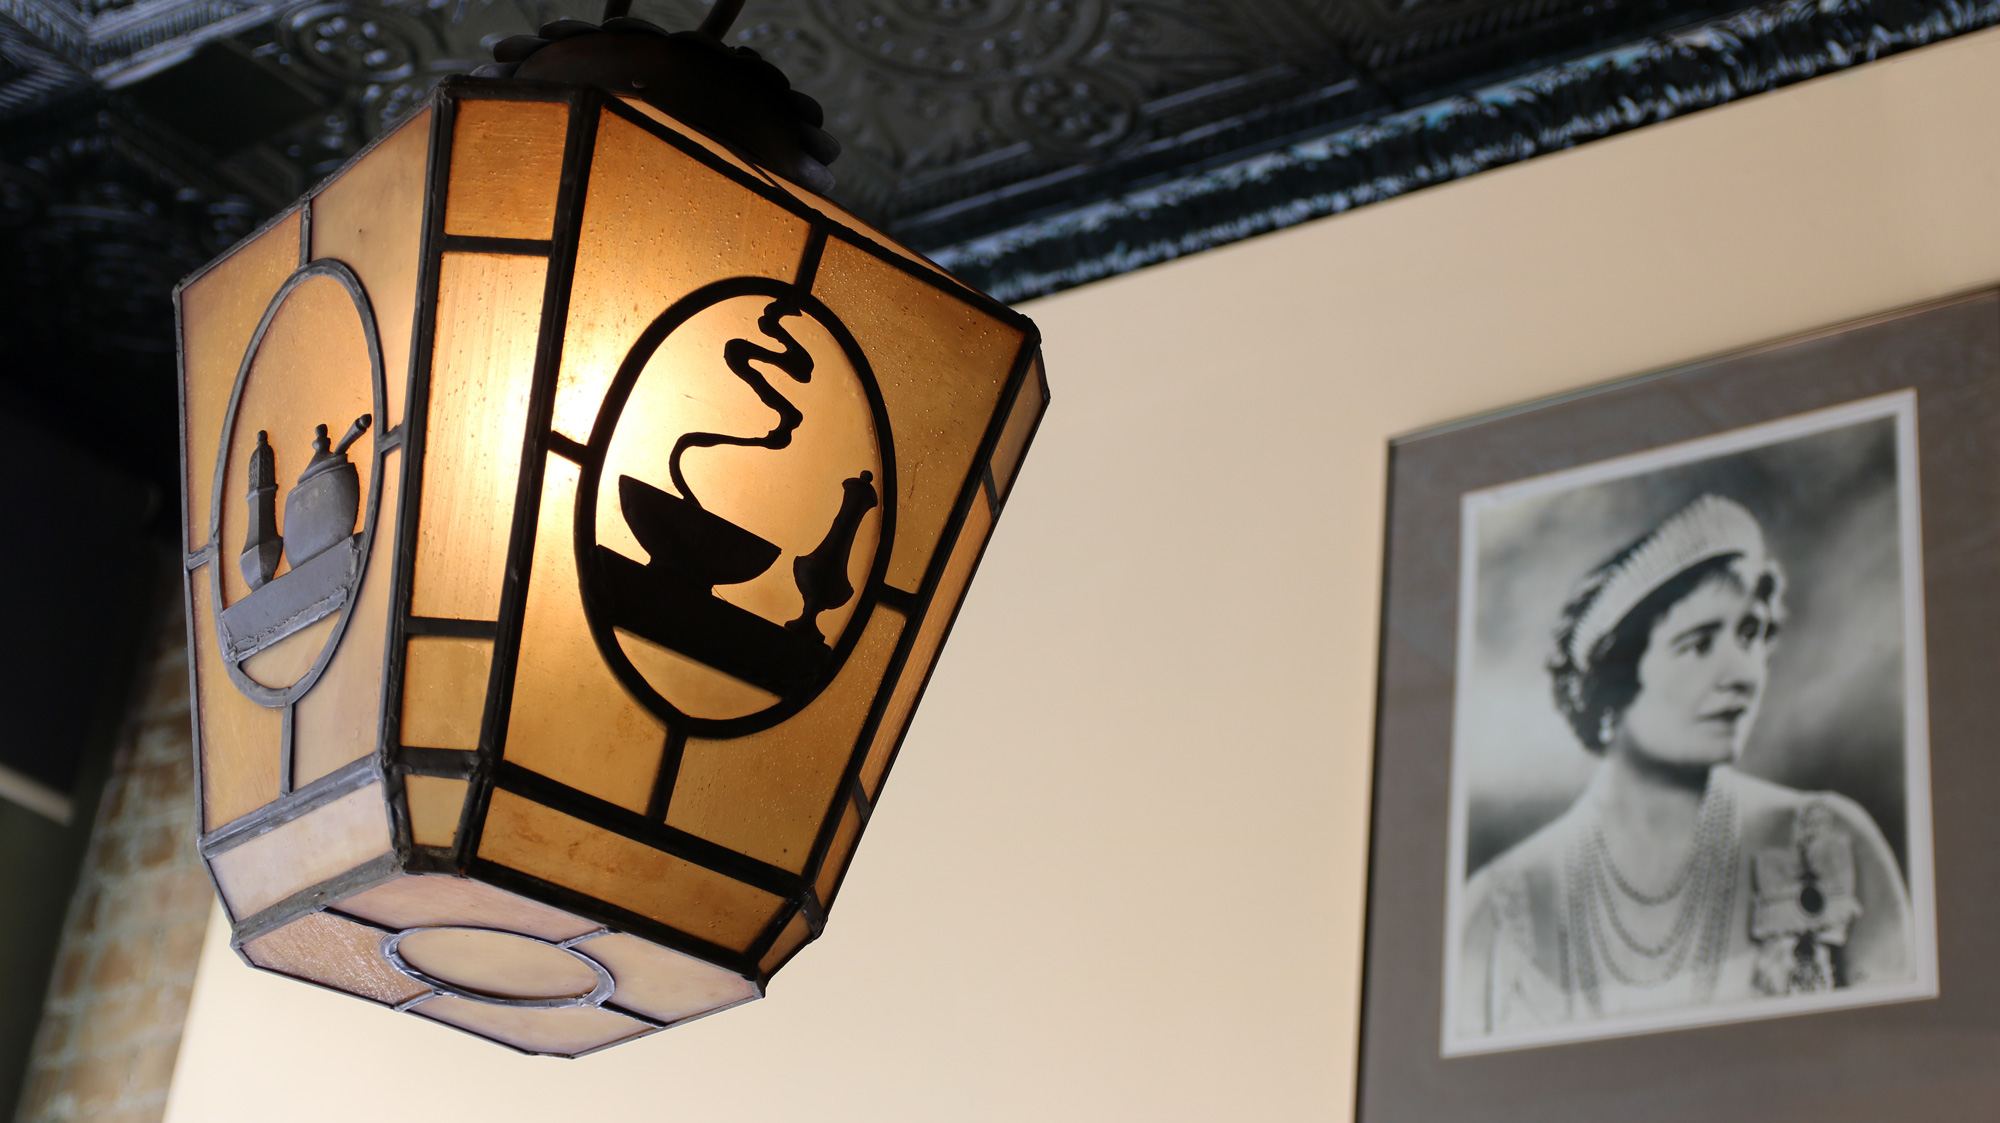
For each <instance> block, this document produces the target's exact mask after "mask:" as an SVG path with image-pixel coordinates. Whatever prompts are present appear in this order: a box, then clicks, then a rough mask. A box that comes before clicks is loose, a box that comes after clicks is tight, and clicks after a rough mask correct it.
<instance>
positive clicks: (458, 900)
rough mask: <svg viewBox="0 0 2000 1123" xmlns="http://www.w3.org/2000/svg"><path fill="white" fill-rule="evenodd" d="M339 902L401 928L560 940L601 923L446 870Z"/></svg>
mask: <svg viewBox="0 0 2000 1123" xmlns="http://www.w3.org/2000/svg"><path fill="white" fill-rule="evenodd" d="M334 907H336V908H338V909H340V911H342V912H348V913H353V914H354V915H355V916H358V917H360V918H361V919H363V920H370V921H373V922H375V923H376V924H380V925H382V926H383V927H384V928H395V929H398V930H401V929H404V928H428V927H432V926H435V925H440V924H460V925H464V926H466V927H468V928H502V929H506V930H507V931H510V932H522V933H525V934H527V935H530V936H539V937H541V938H542V939H544V940H551V941H557V942H560V941H562V940H573V939H575V938H577V937H578V936H581V935H583V934H584V933H586V932H594V931H596V930H597V928H598V927H599V925H598V924H597V923H595V922H594V921H589V920H585V919H583V918H582V917H578V916H571V915H570V914H569V913H566V912H563V911H561V910H559V909H552V908H550V907H549V906H547V905H544V904H540V903H538V902H535V901H530V900H528V899H527V898H526V897H517V896H515V895H514V894H512V893H509V892H507V891H506V890H504V889H495V888H494V887H493V886H491V885H487V884H486V883H484V882H480V881H470V880H467V879H466V878H462V877H447V876H444V875H442V874H424V875H421V876H414V877H399V878H397V879H396V880H394V881H389V882H384V883H383V884H381V885H377V886H375V887H374V888H373V889H365V890H363V891H361V892H359V893H356V894H354V895H353V896H351V897H348V898H346V899H345V900H342V901H340V902H338V903H337V904H336V905H335V906H334Z"/></svg>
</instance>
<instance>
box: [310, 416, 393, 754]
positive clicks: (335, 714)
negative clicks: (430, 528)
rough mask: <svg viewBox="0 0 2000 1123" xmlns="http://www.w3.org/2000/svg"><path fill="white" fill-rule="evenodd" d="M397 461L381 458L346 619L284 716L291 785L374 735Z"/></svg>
mask: <svg viewBox="0 0 2000 1123" xmlns="http://www.w3.org/2000/svg"><path fill="white" fill-rule="evenodd" d="M401 468H402V458H401V456H399V455H398V454H397V451H396V450H391V451H390V452H389V453H388V455H387V456H385V457H384V458H383V461H382V513H381V515H380V516H379V517H377V519H376V522H375V541H374V544H373V545H372V546H371V547H369V550H368V569H367V572H365V573H364V574H362V577H361V589H360V591H359V592H357V593H356V594H355V596H354V604H353V607H352V608H351V609H349V610H348V611H349V612H350V613H351V614H352V615H353V619H352V620H351V621H349V623H348V625H347V631H346V632H345V633H344V634H343V635H342V636H341V637H340V646H339V647H338V648H336V649H335V650H334V653H333V658H332V660H330V661H329V662H328V663H327V665H326V670H325V671H323V672H321V673H320V676H319V681H318V682H316V683H314V684H313V688H312V689H311V690H310V691H307V692H306V696H305V697H303V698H301V699H299V700H298V703H297V704H296V706H295V707H294V709H293V720H292V784H293V786H295V787H298V786H303V785H306V784H309V783H311V782H313V781H314V780H317V779H319V778H320V777H321V776H325V775H327V774H328V773H330V772H332V771H334V770H335V769H337V768H339V767H340V766H341V765H343V764H346V763H348V762H349V761H354V760H360V759H361V758H362V757H364V756H367V755H368V754H370V753H372V752H374V751H375V747H376V743H377V741H378V740H379V738H380V736H381V719H382V649H383V646H384V644H385V643H386V642H387V636H388V629H389V582H390V578H391V576H392V573H393V571H394V569H395V566H396V530H397V526H396V524H397V517H396V513H397V508H396V500H397V496H398V493H399V492H400V490H401V487H402V479H403V473H402V471H401Z"/></svg>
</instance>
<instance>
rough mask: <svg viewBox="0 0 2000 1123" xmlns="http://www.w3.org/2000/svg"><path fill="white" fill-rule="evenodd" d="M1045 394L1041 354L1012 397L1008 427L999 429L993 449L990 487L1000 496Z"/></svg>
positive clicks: (1018, 462) (1045, 401)
mask: <svg viewBox="0 0 2000 1123" xmlns="http://www.w3.org/2000/svg"><path fill="white" fill-rule="evenodd" d="M1048 393H1049V390H1048V383H1047V382H1046V381H1044V380H1043V375H1042V357H1041V356H1040V355H1037V356H1035V361H1034V362H1033V363H1031V364H1030V365H1029V367H1028V377H1027V380H1026V381H1024V382H1022V383H1021V396H1020V397H1018V398H1016V399H1014V411H1013V412H1012V413H1010V414H1008V415H1007V427H1006V428H1005V429H1002V430H1001V431H1000V440H999V443H998V444H997V445H995V447H994V449H993V460H992V462H991V465H992V468H993V488H994V490H995V491H998V492H999V493H1000V498H1001V499H1006V498H1007V492H1008V491H1010V490H1011V489H1012V488H1013V486H1014V473H1015V472H1016V471H1018V470H1019V469H1020V467H1021V457H1022V455H1023V454H1025V453H1026V452H1027V451H1028V438H1029V437H1031V436H1033V435H1034V433H1035V422H1036V421H1038V420H1040V419H1041V416H1042V411H1043V410H1044V409H1046V408H1048Z"/></svg>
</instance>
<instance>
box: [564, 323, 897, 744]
mask: <svg viewBox="0 0 2000 1123" xmlns="http://www.w3.org/2000/svg"><path fill="white" fill-rule="evenodd" d="M770 307H771V301H770V299H769V298H767V297H754V296H745V297H737V298H734V299H731V300H726V301H723V302H721V303H719V304H715V305H712V306H710V307H709V308H707V309H704V310H703V311H702V312H700V313H699V314H698V315H696V316H695V317H694V318H693V319H691V320H689V321H688V322H687V323H685V324H683V325H682V326H681V327H680V328H678V329H677V330H675V331H674V333H673V334H672V335H670V336H668V337H667V339H666V341H665V342H664V343H662V344H661V346H660V347H659V348H658V349H657V350H656V351H654V352H653V354H652V356H651V358H650V359H649V361H648V362H647V364H646V367H645V370H644V371H643V372H642V374H641V375H640V377H639V378H638V380H637V382H636V383H634V385H633V387H632V391H631V396H630V398H629V399H628V400H627V401H626V403H625V409H624V413H623V414H622V415H621V416H620V419H619V425H618V428H617V431H616V432H615V433H614V434H613V435H612V437H611V439H610V441H609V443H608V445H607V446H606V450H605V459H604V471H603V476H602V479H603V481H604V483H603V484H602V485H601V486H600V488H599V490H598V496H597V509H596V511H595V512H594V518H593V521H594V524H595V526H596V532H597V540H598V542H599V543H601V544H602V545H604V546H605V547H606V548H608V549H610V550H613V551H615V552H617V553H618V554H620V555H621V556H623V557H626V558H630V559H632V560H633V561H634V562H639V563H642V564H643V562H644V561H645V559H646V558H647V557H648V554H647V550H646V548H645V547H644V546H642V545H641V544H640V543H639V540H638V539H637V538H636V537H635V536H634V534H633V532H632V530H631V529H630V527H629V526H628V517H629V515H630V512H627V511H624V510H623V509H622V499H621V496H622V493H623V489H622V487H620V486H619V485H618V481H619V480H621V479H622V478H624V477H627V476H629V477H631V478H633V479H636V480H639V481H642V482H644V483H648V484H651V485H653V486H655V487H657V488H659V489H660V490H662V491H667V492H670V493H678V492H679V491H680V488H679V486H678V485H677V484H676V483H675V481H674V479H673V477H672V473H671V467H672V464H673V450H674V448H675V446H676V444H677V443H678V442H679V441H680V440H681V439H682V438H683V436H684V435H685V434H688V433H690V432H705V433H734V434H743V433H751V434H756V433H762V432H765V431H766V430H767V429H769V428H770V426H771V425H772V424H773V423H774V421H775V419H776V417H777V415H776V414H775V413H773V411H772V407H771V406H770V405H768V404H766V403H765V402H764V401H763V400H762V399H761V397H760V396H759V394H758V393H757V392H753V391H752V389H751V387H750V386H748V385H747V384H745V383H744V381H743V380H742V379H741V378H740V377H739V376H738V375H737V374H735V373H733V372H732V370H731V368H730V367H729V365H728V364H727V362H726V361H725V355H726V354H727V352H728V348H729V346H730V344H731V343H732V341H734V340H739V339H740V340H747V341H750V342H753V343H758V344H760V345H762V346H766V347H769V348H772V349H774V350H775V349H779V348H782V347H784V346H785V340H784V339H781V338H779V337H778V336H775V335H766V333H765V329H764V328H763V327H762V326H761V324H760V321H761V320H762V318H763V317H764V316H765V315H766V313H767V311H768V310H769V309H770ZM778 328H779V329H780V330H782V332H783V333H784V334H785V335H787V336H789V337H790V338H791V339H792V341H794V342H796V343H797V345H798V346H800V347H802V348H804V349H805V350H806V352H807V353H808V354H810V355H811V356H812V359H813V368H812V372H811V377H810V379H809V380H808V381H806V382H804V383H800V382H796V381H792V380H790V379H784V378H780V379H779V381H778V384H777V385H776V386H774V387H773V388H774V389H776V390H777V391H778V392H779V393H781V394H782V395H783V396H784V398H785V399H786V400H788V401H789V402H790V403H791V405H792V406H793V408H795V409H796V410H798V411H799V413H800V415H801V416H802V418H803V421H802V423H801V424H800V425H799V426H798V428H797V429H796V430H795V431H794V432H792V433H791V434H790V440H789V443H788V444H787V445H786V446H785V447H784V448H783V449H769V448H759V447H745V446H740V445H722V446H718V447H713V448H702V447H696V448H692V449H689V450H686V456H685V458H684V459H683V460H682V461H681V462H680V464H681V468H682V469H683V471H684V477H683V478H684V479H685V481H686V483H687V490H688V492H690V493H691V494H692V496H693V497H695V498H697V499H698V500H699V501H700V504H701V506H702V508H703V509H704V510H707V511H710V512H713V513H714V514H716V515H719V516H721V517H722V518H724V519H726V520H728V521H729V522H730V523H732V524H734V525H735V526H737V527H740V528H742V529H744V530H748V531H750V532H751V533H753V534H756V535H758V536H759V537H761V538H763V539H764V540H765V541H767V542H769V543H771V544H773V545H775V546H777V547H778V549H779V553H778V556H777V558H776V559H775V560H774V561H772V562H771V563H770V564H769V565H768V566H767V567H766V568H765V569H764V570H763V572H762V573H759V574H757V575H755V576H753V577H751V578H750V579H749V580H746V581H741V582H736V583H732V584H725V585H720V586H717V587H716V589H715V595H716V596H717V597H719V598H720V599H722V600H725V601H728V602H729V603H731V604H734V605H736V606H738V607H740V608H743V609H746V610H748V611H750V612H752V613H755V614H756V615H758V616H761V617H763V618H764V619H766V620H768V621H770V622H772V623H774V624H786V623H787V622H789V621H793V620H796V619H797V618H798V617H799V616H800V614H801V612H802V611H803V609H804V606H805V602H804V598H803V596H802V595H801V593H800V591H799V581H798V577H797V570H796V565H797V562H798V560H799V559H800V558H802V557H805V556H807V555H810V554H812V553H813V552H814V551H816V550H818V549H819V548H820V546H821V544H822V543H823V542H825V541H826V537H827V534H828V532H829V530H830V529H831V528H832V527H833V526H834V525H835V524H836V522H837V521H838V519H839V517H840V513H841V511H842V509H843V506H844V505H845V504H846V502H847V497H848V493H849V488H848V487H847V484H846V481H848V480H854V481H856V486H857V487H859V486H861V481H862V480H864V479H865V480H868V481H877V482H879V481H880V480H881V479H882V477H883V471H882V458H881V448H880V445H879V444H878V442H877V439H876V433H875V423H874V416H873V413H872V411H871V410H870V409H869V405H868V394H867V389H866V387H865V386H864V385H863V383H862V381H861V378H860V376H859V374H858V373H857V372H856V370H855V368H854V367H853V365H851V364H850V363H849V362H848V360H847V357H846V355H845V354H844V353H843V352H842V351H841V349H840V346H839V344H837V343H836V342H835V341H834V337H833V336H832V334H831V333H830V332H829V331H828V329H827V328H826V326H825V325H822V324H820V323H818V322H817V321H816V320H814V319H813V318H812V317H810V316H798V315H794V316H786V317H784V318H783V320H782V321H781V323H780V324H779V325H778ZM867 486H869V487H870V488H871V489H872V488H873V486H874V484H873V483H870V484H868V485H867ZM872 500H873V497H872V495H871V501H872ZM860 514H861V518H860V522H859V524H858V526H857V527H856V528H855V531H854V534H853V537H852V540H851V544H850V548H849V551H848V555H847V568H846V575H847V580H848V584H849V586H850V587H852V588H856V589H859V588H862V587H865V586H866V585H867V583H868V574H869V571H870V568H871V567H872V566H873V564H874V561H875V555H876V551H877V547H878V546H879V545H880V542H881V534H882V518H881V508H880V506H879V504H877V505H875V506H872V507H870V508H869V509H867V510H866V511H863V512H861V513H860ZM858 603H859V598H855V597H849V598H848V599H846V600H845V601H844V602H843V603H841V604H840V605H838V606H835V607H832V608H829V609H828V610H826V611H823V612H819V613H818V614H817V615H816V616H815V618H814V625H815V627H817V628H818V629H819V632H820V634H821V635H822V636H826V637H830V638H832V639H834V640H838V638H839V637H840V636H841V634H842V633H843V631H844V629H845V628H846V626H847V623H848V621H849V620H850V619H851V618H852V617H853V614H854V609H855V606H856V604H858ZM620 642H621V646H623V647H624V648H625V650H626V652H627V655H628V657H630V658H631V659H632V662H633V663H634V665H635V666H638V667H639V669H640V670H641V672H642V673H645V674H646V676H647V679H648V681H650V682H651V683H652V685H653V687H654V688H655V689H656V690H658V691H659V692H660V694H661V695H662V696H664V697H665V698H666V699H667V700H668V701H669V702H672V703H673V704H674V705H675V706H677V707H679V708H680V709H681V711H682V712H684V713H688V714H692V715H694V716H696V717H709V718H722V717H737V716H741V715H743V714H746V713H752V712H755V711H756V710H758V709H762V708H764V707H763V706H761V705H760V706H749V702H750V701H751V700H752V699H754V698H755V695H754V694H748V693H745V692H744V691H742V690H740V689H738V688H739V687H740V686H741V684H740V683H738V682H737V681H736V680H733V679H729V678H727V677H725V676H723V675H721V674H719V673H718V672H716V671H713V670H711V669H709V668H707V667H705V666H703V665H701V664H698V663H691V662H688V661H685V660H676V659H673V658H672V657H671V656H669V655H667V653H665V652H658V653H657V655H656V654H655V651H656V650H657V649H651V650H649V645H647V644H646V643H645V641H643V640H640V639H638V638H636V637H621V639H620ZM652 672H657V674H655V673H652ZM760 693H761V692H760ZM765 698H767V699H768V698H769V696H768V695H765ZM732 703H734V704H732ZM765 704H766V705H768V704H769V703H768V702H766V703H765Z"/></svg>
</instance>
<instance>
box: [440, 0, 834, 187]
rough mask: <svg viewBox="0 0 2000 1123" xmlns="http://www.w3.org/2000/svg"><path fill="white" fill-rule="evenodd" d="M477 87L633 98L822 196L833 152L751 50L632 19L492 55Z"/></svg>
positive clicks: (772, 69)
mask: <svg viewBox="0 0 2000 1123" xmlns="http://www.w3.org/2000/svg"><path fill="white" fill-rule="evenodd" d="M493 59H494V61H493V62H492V63H489V64H487V65H485V66H481V67H479V68H478V69H476V70H474V71H473V72H472V73H473V76H474V77H476V78H523V79H535V80H541V81H550V82H579V83H588V84H592V85H597V86H602V87H604V88H606V89H608V90H611V91H612V92H614V93H617V94H620V95H622V96H626V97H635V98H639V99H641V100H643V101H645V102H647V103H649V104H651V105H653V106H655V107H657V108H659V109H661V110H662V111H664V112H666V113H669V114H671V115H673V116H674V117H676V118H678V119H679V120H682V121H685V122H686V123H687V124H689V125H691V126H693V127H695V128H697V129H699V130H701V131H702V132H704V133H707V134H708V135H710V136H713V137H715V138H716V139H718V140H722V141H724V142H726V143H729V144H732V145H734V146H736V147H738V148H741V149H743V150H744V151H746V152H747V153H749V154H750V155H751V156H752V157H754V158H755V159H756V161H757V162H758V163H759V164H762V165H764V166H765V167H768V168H770V169H771V170H772V171H775V172H777V173H778V174H780V175H782V176H784V177H785V178H787V179H790V180H793V181H794V182H797V183H799V184H801V185H803V186H805V187H808V188H810V189H812V190H814V191H817V192H820V193H822V194H824V193H825V192H828V191H831V190H832V189H833V183H834V180H833V173H832V172H831V171H829V170H828V169H827V165H829V164H831V163H833V161H834V160H835V159H836V158H838V157H839V155H840V142H839V141H837V140H835V139H833V137H832V136H831V135H830V134H828V133H827V132H826V131H825V129H823V128H822V127H821V126H822V125H824V124H825V123H826V113H825V111H824V110H823V109H821V108H820V104H819V102H817V101H815V100H813V99H812V98H811V97H809V96H808V95H806V94H804V93H802V92H800V91H798V90H795V89H792V84H791V81H790V79H788V78H786V77H785V72H784V71H782V70H779V69H778V68H777V67H776V66H773V65H772V64H771V63H770V62H769V61H767V60H766V59H765V58H764V57H763V56H762V55H760V54H759V53H757V51H755V50H754V49H752V48H750V47H742V46H734V47H733V46H730V45H729V44H727V43H724V42H723V41H722V40H721V39H720V38H718V37H717V36H715V35H712V34H710V33H709V32H708V31H706V30H697V31H668V30H667V29H666V28H663V27H661V26H659V25H658V24H655V23H651V22H649V21H647V20H642V19H635V18H632V17H630V16H618V17H614V18H612V19H607V20H605V21H604V22H603V23H601V24H595V23H589V22H587V21H584V20H575V19H561V20H556V21H555V22H554V23H549V24H544V25H543V26H542V28H541V30H540V31H539V32H537V33H536V34H534V35H514V36H510V37H508V38H506V39H502V40H501V41H500V42H499V43H497V44H495V45H494V47H493Z"/></svg>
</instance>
